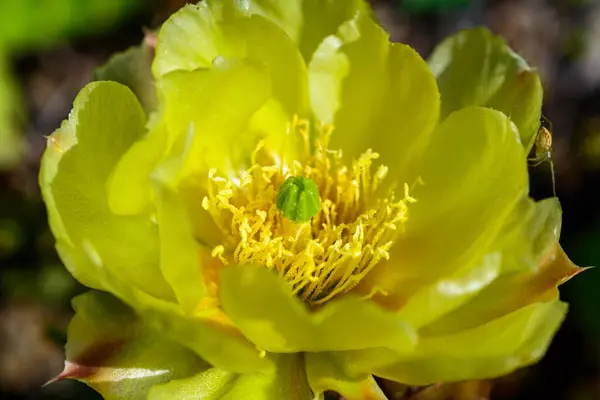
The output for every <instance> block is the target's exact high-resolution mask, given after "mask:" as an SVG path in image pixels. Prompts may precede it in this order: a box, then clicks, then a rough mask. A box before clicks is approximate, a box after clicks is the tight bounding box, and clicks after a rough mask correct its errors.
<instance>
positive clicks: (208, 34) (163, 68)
mask: <svg viewBox="0 0 600 400" xmlns="http://www.w3.org/2000/svg"><path fill="white" fill-rule="evenodd" d="M218 11H219V10H217V9H215V7H214V6H213V5H212V4H211V2H207V1H203V2H200V3H198V4H196V5H187V6H185V7H183V8H181V9H180V10H179V11H177V12H176V13H175V14H173V15H171V17H170V18H169V19H168V20H167V21H166V22H165V23H164V24H163V25H162V27H161V29H160V31H159V33H158V38H157V43H156V56H155V58H154V63H153V64H152V72H153V73H154V76H155V77H156V79H157V80H158V79H159V78H160V77H162V76H163V75H166V74H168V73H170V72H173V71H179V70H184V71H193V70H195V69H198V68H210V66H211V65H212V63H213V60H214V59H215V58H216V57H217V56H219V55H220V56H224V57H230V56H232V55H233V52H234V49H233V47H234V46H233V44H232V43H230V42H229V41H227V40H225V38H224V37H223V32H222V31H221V28H220V26H219V23H220V20H221V18H222V16H221V14H220V13H219V12H218Z"/></svg>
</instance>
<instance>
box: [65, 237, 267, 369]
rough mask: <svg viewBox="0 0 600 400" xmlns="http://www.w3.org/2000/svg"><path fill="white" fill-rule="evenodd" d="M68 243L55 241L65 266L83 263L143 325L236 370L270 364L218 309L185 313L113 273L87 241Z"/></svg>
mask: <svg viewBox="0 0 600 400" xmlns="http://www.w3.org/2000/svg"><path fill="white" fill-rule="evenodd" d="M68 246H69V244H68V243H62V242H58V243H57V249H58V251H59V254H60V255H61V258H62V259H63V261H64V262H65V264H66V265H67V268H69V269H72V265H77V266H85V267H86V269H87V270H89V271H91V273H92V274H93V276H94V277H95V278H96V279H97V281H98V282H99V284H100V285H101V287H103V288H105V290H107V291H110V292H111V293H113V294H114V295H115V296H117V297H118V298H119V299H120V300H122V301H123V302H124V303H126V304H127V305H129V306H130V307H131V308H133V309H134V310H135V311H136V313H137V314H138V315H139V316H140V318H141V319H142V320H143V321H144V323H145V324H147V326H149V327H150V328H152V329H154V330H156V331H157V332H159V333H160V334H162V335H164V336H165V337H167V338H169V339H170V340H173V341H174V342H177V343H180V344H182V345H184V346H185V347H187V348H189V349H191V350H193V351H194V352H195V353H196V354H198V355H199V356H200V357H202V358H203V359H204V360H206V361H208V362H209V363H210V364H211V365H214V366H216V367H219V368H223V369H227V370H229V371H233V372H237V373H248V372H255V371H269V370H270V369H272V368H273V362H272V360H271V359H270V358H268V357H264V356H263V354H262V353H261V352H260V351H259V350H258V349H257V348H256V346H255V345H253V344H252V343H250V342H249V341H248V340H247V339H246V338H245V337H244V336H243V335H242V334H241V333H240V331H239V330H238V329H237V328H236V327H235V326H234V325H233V324H232V323H231V321H230V320H229V319H228V318H227V316H226V315H224V313H223V312H222V311H221V310H220V309H217V308H214V307H213V308H211V307H206V306H205V305H204V304H198V310H197V311H196V312H195V313H194V314H193V315H189V314H187V315H186V314H185V313H184V312H183V310H182V309H181V307H180V306H179V305H178V304H175V303H171V302H167V301H164V300H161V299H158V298H156V297H153V296H151V295H149V294H147V293H145V292H143V291H142V290H140V289H138V288H136V287H135V286H132V285H131V284H129V282H127V281H124V280H123V279H122V278H121V277H120V276H118V275H116V274H114V273H113V272H112V271H110V270H109V269H108V268H106V267H105V266H104V265H102V264H101V261H102V260H101V259H99V258H98V257H95V256H94V255H95V253H96V251H95V250H94V249H93V247H92V245H91V244H87V246H86V247H85V250H86V251H81V252H79V251H76V250H74V249H73V248H70V247H68ZM208 288H210V285H207V289H208ZM209 305H210V301H209Z"/></svg>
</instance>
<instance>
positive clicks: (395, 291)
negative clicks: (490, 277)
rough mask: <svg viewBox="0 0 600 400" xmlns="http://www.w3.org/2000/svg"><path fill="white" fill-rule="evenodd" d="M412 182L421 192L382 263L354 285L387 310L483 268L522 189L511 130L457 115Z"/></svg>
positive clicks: (473, 110)
mask: <svg viewBox="0 0 600 400" xmlns="http://www.w3.org/2000/svg"><path fill="white" fill-rule="evenodd" d="M419 175H420V177H421V178H422V182H423V184H417V185H416V186H415V187H414V188H413V190H412V193H411V194H412V196H413V197H415V198H416V199H417V202H416V203H411V204H409V211H408V221H407V222H406V229H405V232H404V233H403V234H402V236H401V237H400V239H398V241H397V243H396V245H395V247H394V248H393V249H392V254H391V259H390V262H389V263H385V264H381V265H380V266H378V267H377V268H376V269H375V270H374V271H373V273H371V274H370V275H369V276H367V278H366V279H365V280H364V282H361V285H362V286H364V287H369V288H372V287H376V288H379V289H380V292H379V293H378V294H377V295H376V296H375V297H374V299H376V300H377V301H378V302H380V303H381V304H385V305H386V306H388V307H391V308H398V307H401V306H402V305H404V304H405V302H406V300H407V298H408V297H410V296H411V295H412V294H413V293H416V292H417V291H419V290H421V289H422V285H426V284H431V283H433V282H435V281H438V280H439V279H441V278H443V277H447V276H449V275H450V274H452V273H455V272H456V271H467V272H468V271H469V270H471V269H473V267H476V266H477V264H480V265H485V263H483V262H484V258H483V257H484V256H485V255H486V254H488V252H489V246H490V245H491V243H492V242H493V241H494V239H495V238H496V236H497V235H498V233H499V232H500V230H501V229H502V227H503V226H504V223H505V220H506V218H507V217H508V216H509V215H510V213H511V212H512V210H513V209H514V208H515V206H516V205H517V203H518V201H519V200H520V199H522V198H523V197H524V196H526V194H527V189H528V187H527V186H528V182H527V165H526V156H525V153H524V151H523V148H522V147H521V144H520V141H519V137H518V133H517V132H516V129H515V127H514V125H513V124H512V123H511V122H510V121H509V119H508V118H507V117H506V116H505V115H504V114H502V113H500V112H498V111H494V110H491V109H486V108H479V107H469V108H465V109H462V110H460V111H457V112H455V113H453V114H452V115H450V117H448V118H447V119H446V120H445V121H444V123H442V124H441V125H440V126H439V127H438V128H437V130H436V132H435V133H434V135H433V138H432V141H431V144H430V146H429V148H428V150H427V152H426V154H425V156H424V157H423V161H422V164H421V165H420V167H419ZM462 273H464V272H458V274H459V275H460V274H462ZM476 276H477V275H476ZM480 278H481V277H480ZM480 278H478V279H480ZM369 290H370V289H369Z"/></svg>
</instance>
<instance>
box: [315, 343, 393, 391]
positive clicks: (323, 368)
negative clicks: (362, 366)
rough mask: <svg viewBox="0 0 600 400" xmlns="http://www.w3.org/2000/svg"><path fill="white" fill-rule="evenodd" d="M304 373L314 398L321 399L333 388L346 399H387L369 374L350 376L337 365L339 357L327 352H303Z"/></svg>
mask: <svg viewBox="0 0 600 400" xmlns="http://www.w3.org/2000/svg"><path fill="white" fill-rule="evenodd" d="M304 359H305V360H306V373H307V375H308V382H309V383H310V387H311V388H312V389H313V391H314V392H315V400H323V399H324V397H323V396H324V393H325V391H328V390H333V391H335V392H336V393H338V394H340V395H342V396H343V397H344V399H347V400H387V397H386V396H385V394H383V392H382V391H381V389H380V388H379V385H377V382H375V379H373V377H372V376H371V375H369V374H364V375H362V376H359V377H350V376H348V375H347V374H346V372H345V371H344V368H343V366H341V365H339V364H338V363H339V359H337V358H335V357H333V356H332V355H331V354H329V353H305V355H304Z"/></svg>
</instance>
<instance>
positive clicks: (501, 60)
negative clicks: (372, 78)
mask: <svg viewBox="0 0 600 400" xmlns="http://www.w3.org/2000/svg"><path fill="white" fill-rule="evenodd" d="M429 65H430V67H431V70H432V71H433V73H434V75H435V76H436V77H437V79H438V85H439V87H440V92H441V94H442V111H441V117H442V118H446V117H447V116H448V115H450V114H451V113H452V112H453V111H456V110H459V109H461V108H464V107H468V106H487V107H491V108H493V109H496V110H499V111H502V112H503V113H505V114H506V115H507V116H509V118H510V119H511V120H512V121H513V122H514V123H515V125H516V126H517V128H518V129H519V133H520V135H521V143H522V144H523V147H524V148H525V149H526V151H529V149H531V146H532V145H533V143H534V141H535V137H536V135H537V131H538V128H539V126H540V121H539V116H540V112H541V110H542V95H543V93H542V92H543V89H542V84H541V82H540V78H539V77H538V75H537V73H535V71H534V70H533V69H532V68H530V67H529V66H528V65H527V63H526V62H525V60H523V59H522V58H521V57H520V56H519V55H518V54H516V53H514V52H513V51H512V50H511V49H510V48H509V47H508V45H507V44H506V42H505V40H504V39H502V38H501V37H499V36H496V35H494V34H492V33H491V32H490V31H489V30H487V29H485V28H474V29H465V30H462V31H460V32H459V33H457V34H456V35H454V36H451V37H449V38H447V39H446V40H444V41H443V42H442V43H440V44H439V45H438V46H437V47H436V48H435V50H434V51H433V54H432V55H431V57H430V58H429Z"/></svg>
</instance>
